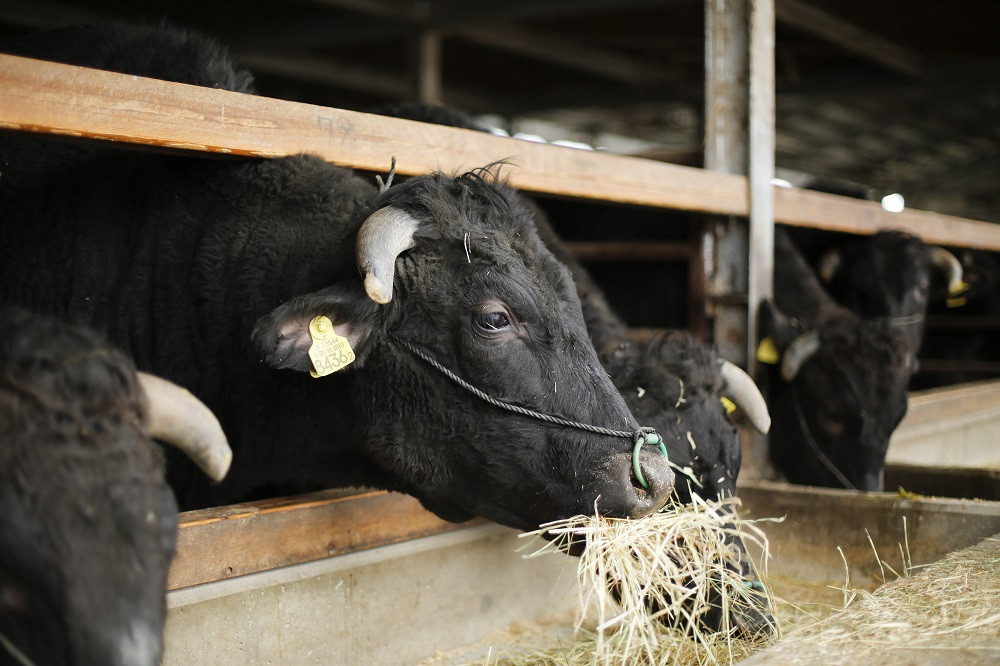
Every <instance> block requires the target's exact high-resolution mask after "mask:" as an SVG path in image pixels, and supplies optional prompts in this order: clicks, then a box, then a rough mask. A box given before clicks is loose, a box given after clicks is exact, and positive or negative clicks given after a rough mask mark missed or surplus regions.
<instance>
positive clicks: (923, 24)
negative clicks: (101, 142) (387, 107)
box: [0, 0, 1000, 221]
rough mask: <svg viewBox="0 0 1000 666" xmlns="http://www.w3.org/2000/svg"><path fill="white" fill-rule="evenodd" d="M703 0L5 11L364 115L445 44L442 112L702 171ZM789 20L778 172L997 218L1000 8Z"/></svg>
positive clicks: (38, 0) (399, 1)
mask: <svg viewBox="0 0 1000 666" xmlns="http://www.w3.org/2000/svg"><path fill="white" fill-rule="evenodd" d="M703 4H704V3H703V1H701V0H506V1H505V2H502V3H500V2H492V3H486V2H469V1H467V0H463V1H458V0H297V1H294V2H276V1H274V0H246V1H244V2H205V1H204V0H200V1H198V2H195V1H193V0H147V1H146V2H142V3H127V4H126V3H121V2H120V1H119V0H66V1H63V2H58V3H53V2H48V1H42V0H0V32H2V33H3V34H11V33H18V32H23V31H26V30H31V29H37V28H44V27H49V26H59V25H66V24H69V23H79V22H93V21H99V20H104V19H109V18H119V19H121V18H123V19H130V20H136V19H141V20H160V19H164V18H165V19H168V20H170V21H173V22H174V23H177V24H180V25H185V26H189V27H193V28H199V29H202V30H204V31H207V32H209V33H212V34H214V35H216V36H218V37H219V38H220V39H221V40H222V41H223V42H225V43H227V44H229V45H230V46H231V48H232V49H233V51H234V53H235V54H236V55H237V57H238V59H240V60H241V61H242V62H243V63H244V64H245V65H246V66H247V67H248V68H249V69H251V70H252V71H254V72H255V73H256V76H257V79H258V88H259V89H260V91H261V93H262V94H265V95H269V96H274V97H281V98H285V99H294V100H300V101H307V102H312V103H317V104H323V105H329V106H340V107H345V108H362V109H363V108H368V107H371V106H374V105H378V104H383V103H386V102H395V101H399V100H404V99H413V98H415V97H416V96H417V95H418V90H419V88H418V86H419V85H420V84H419V81H420V77H419V75H418V72H419V70H420V68H419V66H418V63H419V62H420V58H421V56H420V54H421V53H424V54H425V57H426V54H428V53H430V54H433V50H427V48H426V46H427V45H428V44H431V45H433V44H435V43H437V44H439V48H440V63H441V69H440V71H441V82H440V92H437V93H435V92H434V87H433V81H431V86H432V87H431V88H430V91H431V92H430V94H431V95H432V96H434V97H435V98H437V99H439V100H440V101H443V102H445V103H448V104H451V105H455V106H459V107H462V108H464V109H466V110H468V111H470V112H471V113H474V114H490V116H491V117H492V118H493V119H494V122H496V123H497V124H498V125H501V126H503V127H505V128H506V129H508V130H510V131H512V132H516V131H522V132H529V133H536V134H541V135H542V136H544V137H545V138H547V139H549V140H554V139H570V140H575V141H582V142H586V143H589V144H591V145H597V146H602V147H604V146H606V147H608V148H609V149H612V150H616V151H619V152H633V153H644V154H647V155H650V156H654V157H659V158H661V159H670V160H674V161H679V162H683V163H697V162H698V161H699V160H700V154H701V150H702V141H701V133H702V132H701V127H702V122H701V115H702V104H703V103H702V89H703V79H704V66H703V51H704V36H703V32H704V27H703V26H704V6H703ZM776 14H777V18H778V27H777V42H776V51H775V55H776V64H777V67H776V69H777V71H776V80H777V89H778V100H777V129H778V137H777V163H778V167H779V168H780V169H784V170H785V173H790V174H793V175H795V174H796V173H797V172H806V173H811V174H817V175H820V176H825V177H832V178H839V179H846V180H850V181H854V182H859V183H864V184H866V185H867V186H870V187H872V188H873V189H875V190H876V191H878V192H880V193H887V192H893V191H898V192H902V193H903V194H904V196H906V197H907V202H908V204H912V205H914V206H916V207H921V208H929V209H932V210H939V211H941V212H949V213H953V214H958V215H965V216H968V217H974V218H979V219H988V220H994V221H1000V39H998V38H997V36H996V31H997V27H998V26H1000V2H995V1H993V0H948V1H947V2H940V1H929V0H913V1H911V2H907V3H900V2H888V1H886V0H883V1H881V2H879V1H877V0H876V1H875V2H872V1H864V2H862V1H859V0H808V1H807V0H776ZM435 40H439V41H435ZM421 44H424V50H423V51H421ZM427 85H428V84H427V79H424V86H425V87H424V90H425V91H427V90H428V88H427V87H426V86H427ZM426 94H428V93H427V92H425V95H426Z"/></svg>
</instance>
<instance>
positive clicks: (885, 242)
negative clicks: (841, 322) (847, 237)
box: [817, 230, 963, 354]
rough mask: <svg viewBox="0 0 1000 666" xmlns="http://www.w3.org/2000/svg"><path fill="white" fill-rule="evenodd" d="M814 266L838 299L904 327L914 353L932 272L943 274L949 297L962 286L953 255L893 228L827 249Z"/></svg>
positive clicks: (867, 314) (959, 267)
mask: <svg viewBox="0 0 1000 666" xmlns="http://www.w3.org/2000/svg"><path fill="white" fill-rule="evenodd" d="M817 270H818V272H819V276H820V279H822V280H823V283H824V284H825V285H826V287H827V290H828V291H829V293H830V295H831V296H833V298H834V299H835V300H836V301H837V302H838V303H840V304H841V305H844V306H846V307H848V308H850V309H851V310H852V311H853V312H855V313H857V314H858V315H860V316H862V317H864V318H866V319H884V320H885V321H887V322H888V323H889V324H891V325H892V326H894V327H896V328H898V329H900V330H901V331H903V333H904V334H905V335H906V337H907V338H908V339H909V343H910V348H911V349H912V350H913V353H914V354H915V353H916V352H917V351H918V350H919V349H920V345H921V342H922V341H923V334H924V327H925V324H926V318H927V308H928V304H929V302H930V295H931V293H932V289H931V286H932V280H933V278H935V277H936V274H937V273H940V274H941V275H942V276H944V277H945V278H946V279H945V280H944V282H946V284H947V292H948V294H949V295H954V294H956V293H957V292H959V291H960V290H961V289H962V287H963V283H962V265H961V264H960V263H959V261H958V259H956V258H955V256H954V255H953V254H951V253H950V252H948V251H947V250H945V249H944V248H941V247H937V246H934V245H928V244H926V243H924V242H923V241H922V240H920V239H919V238H917V237H916V236H913V235H911V234H908V233H906V232H903V231H896V230H886V231H880V232H878V233H877V234H875V235H874V236H869V237H865V238H856V239H853V240H851V241H849V242H847V243H844V244H842V245H840V246H838V247H836V248H833V249H831V250H829V251H827V252H826V253H825V254H824V255H823V257H822V258H821V259H820V262H819V265H818V268H817ZM943 291H944V290H942V292H943ZM941 295H942V296H943V295H944V294H943V293H942V294H941ZM941 300H944V299H943V298H942V299H941Z"/></svg>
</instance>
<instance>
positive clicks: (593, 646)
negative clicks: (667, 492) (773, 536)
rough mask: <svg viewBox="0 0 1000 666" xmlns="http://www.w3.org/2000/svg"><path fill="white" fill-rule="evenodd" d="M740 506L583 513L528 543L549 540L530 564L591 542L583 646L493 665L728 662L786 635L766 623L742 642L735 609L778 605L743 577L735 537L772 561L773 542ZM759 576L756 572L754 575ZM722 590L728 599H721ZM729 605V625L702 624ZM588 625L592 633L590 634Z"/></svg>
mask: <svg viewBox="0 0 1000 666" xmlns="http://www.w3.org/2000/svg"><path fill="white" fill-rule="evenodd" d="M737 504H738V500H736V499H733V498H730V499H727V500H722V501H714V502H707V501H704V500H701V499H699V498H697V497H696V498H695V499H694V501H693V503H692V504H691V505H685V506H672V507H669V508H668V509H667V510H665V511H661V512H658V513H656V514H654V515H652V516H649V517H647V518H643V519H641V520H621V519H609V518H604V517H600V516H576V517H573V518H570V519H568V520H562V521H557V522H554V523H548V524H546V525H543V526H542V527H541V528H540V529H539V530H537V531H535V532H531V533H529V534H526V535H522V536H535V537H545V538H548V539H550V541H547V542H545V543H544V544H543V545H542V546H541V547H539V548H537V550H535V551H534V552H532V553H531V554H530V555H528V557H534V556H538V555H542V554H545V553H549V552H569V551H570V549H571V544H579V543H581V542H582V543H585V548H584V549H583V552H582V554H581V555H580V561H579V565H578V568H577V573H578V576H579V579H580V589H581V597H580V604H579V609H578V613H577V621H576V627H577V636H576V639H577V640H576V641H574V642H573V643H572V644H568V645H565V646H562V647H559V648H557V649H553V650H540V651H537V652H532V653H531V654H528V655H520V656H513V655H509V654H508V655H502V656H501V657H500V658H499V659H498V660H497V661H492V662H490V663H491V664H561V665H564V666H566V665H574V664H623V665H624V664H629V665H631V664H648V665H651V666H654V665H655V666H659V665H661V664H720V663H722V664H727V663H732V662H734V661H736V660H739V659H741V658H743V657H745V656H747V655H748V654H750V653H751V652H753V651H754V650H756V649H759V648H760V646H761V644H762V643H763V642H764V641H766V639H767V638H768V637H770V636H771V635H773V634H777V626H776V625H775V621H774V620H772V619H770V618H769V617H767V616H766V615H764V616H760V615H759V614H758V615H757V617H761V618H762V621H763V623H764V625H765V626H764V630H763V631H762V632H761V634H760V635H758V636H754V637H748V638H739V637H737V633H738V631H737V628H736V627H735V626H730V621H729V620H730V611H733V610H735V611H737V612H739V611H747V612H749V613H756V612H758V611H759V609H760V608H762V607H766V608H773V604H772V603H771V599H769V598H768V597H767V596H766V593H762V592H760V591H758V590H757V589H754V587H758V586H753V585H752V583H751V582H750V581H747V580H744V578H743V577H742V576H741V574H740V570H741V557H742V558H743V559H745V557H746V556H745V555H744V554H742V553H741V552H740V549H739V548H738V547H737V546H736V545H734V543H733V540H734V539H733V537H736V538H741V539H743V540H744V541H749V542H753V543H755V544H756V545H757V546H759V548H760V549H761V550H762V551H763V553H764V559H765V561H766V558H767V552H768V544H767V537H766V536H765V535H764V533H763V532H762V531H761V530H760V528H759V527H757V525H756V524H755V522H760V521H749V520H743V519H740V518H739V517H738V516H737V515H736V512H735V507H736V505H737ZM755 575H756V574H755ZM720 592H721V594H720ZM720 604H721V607H722V611H723V612H722V617H723V621H722V628H721V630H719V631H710V630H709V629H707V628H706V627H705V626H704V624H703V621H704V619H705V617H706V615H707V614H709V613H710V612H712V610H713V608H714V609H715V610H716V612H717V611H718V608H719V606H720ZM584 625H588V626H589V627H592V630H586V629H582V627H583V626H584Z"/></svg>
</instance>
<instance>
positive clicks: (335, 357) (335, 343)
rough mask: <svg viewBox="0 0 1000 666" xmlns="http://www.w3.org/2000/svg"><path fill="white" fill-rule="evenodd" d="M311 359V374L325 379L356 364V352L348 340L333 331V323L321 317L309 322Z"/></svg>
mask: <svg viewBox="0 0 1000 666" xmlns="http://www.w3.org/2000/svg"><path fill="white" fill-rule="evenodd" d="M309 337H310V338H312V345H310V346H309V359H310V360H311V361H312V364H313V368H315V369H314V370H310V371H309V374H310V375H312V376H313V377H325V376H326V375H329V374H331V373H334V372H337V371H338V370H342V369H344V368H345V367H347V366H348V365H350V364H351V363H353V362H354V350H353V349H351V343H350V342H348V341H347V338H345V337H343V336H340V335H337V332H336V331H335V330H333V322H331V321H330V320H329V319H328V318H326V317H324V316H323V315H320V316H318V317H313V319H312V321H310V322H309Z"/></svg>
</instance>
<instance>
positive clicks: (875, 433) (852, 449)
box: [761, 229, 913, 490]
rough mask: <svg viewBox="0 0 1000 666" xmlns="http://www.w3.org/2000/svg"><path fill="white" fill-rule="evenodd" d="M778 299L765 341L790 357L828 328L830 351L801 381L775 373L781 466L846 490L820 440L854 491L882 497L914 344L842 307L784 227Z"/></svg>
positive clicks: (778, 246)
mask: <svg viewBox="0 0 1000 666" xmlns="http://www.w3.org/2000/svg"><path fill="white" fill-rule="evenodd" d="M774 294H775V304H774V305H772V304H770V303H768V304H766V306H765V307H764V308H763V309H762V317H761V334H762V336H770V337H771V338H772V339H773V340H774V341H775V343H776V345H777V347H778V350H779V351H780V352H781V353H782V354H784V352H785V351H786V350H787V348H788V346H789V345H790V344H791V343H792V341H793V340H794V339H795V338H797V337H798V336H799V335H802V334H804V333H806V332H807V331H818V333H819V338H820V347H819V351H818V352H817V353H816V354H815V355H814V356H813V357H812V358H811V359H810V360H809V361H807V362H806V363H805V364H804V365H803V366H802V368H801V370H800V371H799V373H798V375H797V376H796V377H795V378H794V379H793V380H792V381H791V382H788V381H785V380H784V379H782V377H781V375H780V372H779V370H778V368H779V366H778V365H774V366H765V367H766V368H767V370H766V372H767V374H768V386H769V388H770V398H769V403H770V408H771V418H772V420H773V421H772V426H771V439H770V446H771V458H772V461H773V462H774V464H775V465H776V467H777V468H778V469H779V471H781V472H782V473H783V474H784V475H785V476H786V477H787V478H788V480H789V481H791V482H792V483H799V484H809V485H818V486H829V487H835V488H843V487H845V484H844V483H843V482H842V481H841V480H839V479H838V477H837V475H836V474H834V473H833V472H832V471H831V470H830V469H829V466H828V465H827V464H824V462H823V461H822V459H821V457H820V456H819V455H817V454H816V453H815V452H814V449H813V446H812V445H811V444H810V440H811V441H812V442H813V443H814V444H815V445H816V447H818V448H819V450H820V451H821V452H822V455H823V456H825V457H826V458H827V459H828V461H829V463H830V464H832V465H833V466H834V467H835V468H836V469H837V470H839V471H840V473H841V474H842V475H843V476H844V477H846V479H847V481H848V482H849V483H850V484H851V485H852V486H854V487H855V488H857V489H859V490H880V489H881V473H882V467H883V464H884V462H885V453H886V449H887V448H888V445H889V436H890V435H891V434H892V431H893V430H894V429H895V428H896V426H897V425H898V424H899V422H900V420H902V418H903V416H904V415H905V414H906V402H907V395H906V388H907V380H908V378H909V374H910V367H911V362H912V357H913V352H912V349H911V347H910V343H909V341H908V339H907V338H906V336H905V335H904V334H903V333H901V332H900V331H898V330H895V329H894V328H893V327H892V326H891V325H890V324H889V323H888V322H885V321H877V320H866V319H863V318H861V317H859V316H858V315H856V314H854V313H853V312H851V311H850V310H847V309H846V308H844V307H841V306H839V305H837V304H836V303H835V302H834V301H833V299H832V298H831V297H830V296H829V294H827V293H826V291H825V290H824V289H823V287H822V285H820V283H819V280H818V278H817V277H816V276H815V275H814V274H813V272H812V270H811V269H810V267H809V266H808V264H807V263H806V261H805V259H804V258H803V257H802V256H801V254H800V253H799V251H798V250H797V249H796V247H795V246H794V245H793V244H792V242H791V240H790V239H789V238H788V234H787V233H786V232H785V231H784V230H782V229H777V230H776V232H775V272H774ZM803 424H805V427H803Z"/></svg>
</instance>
